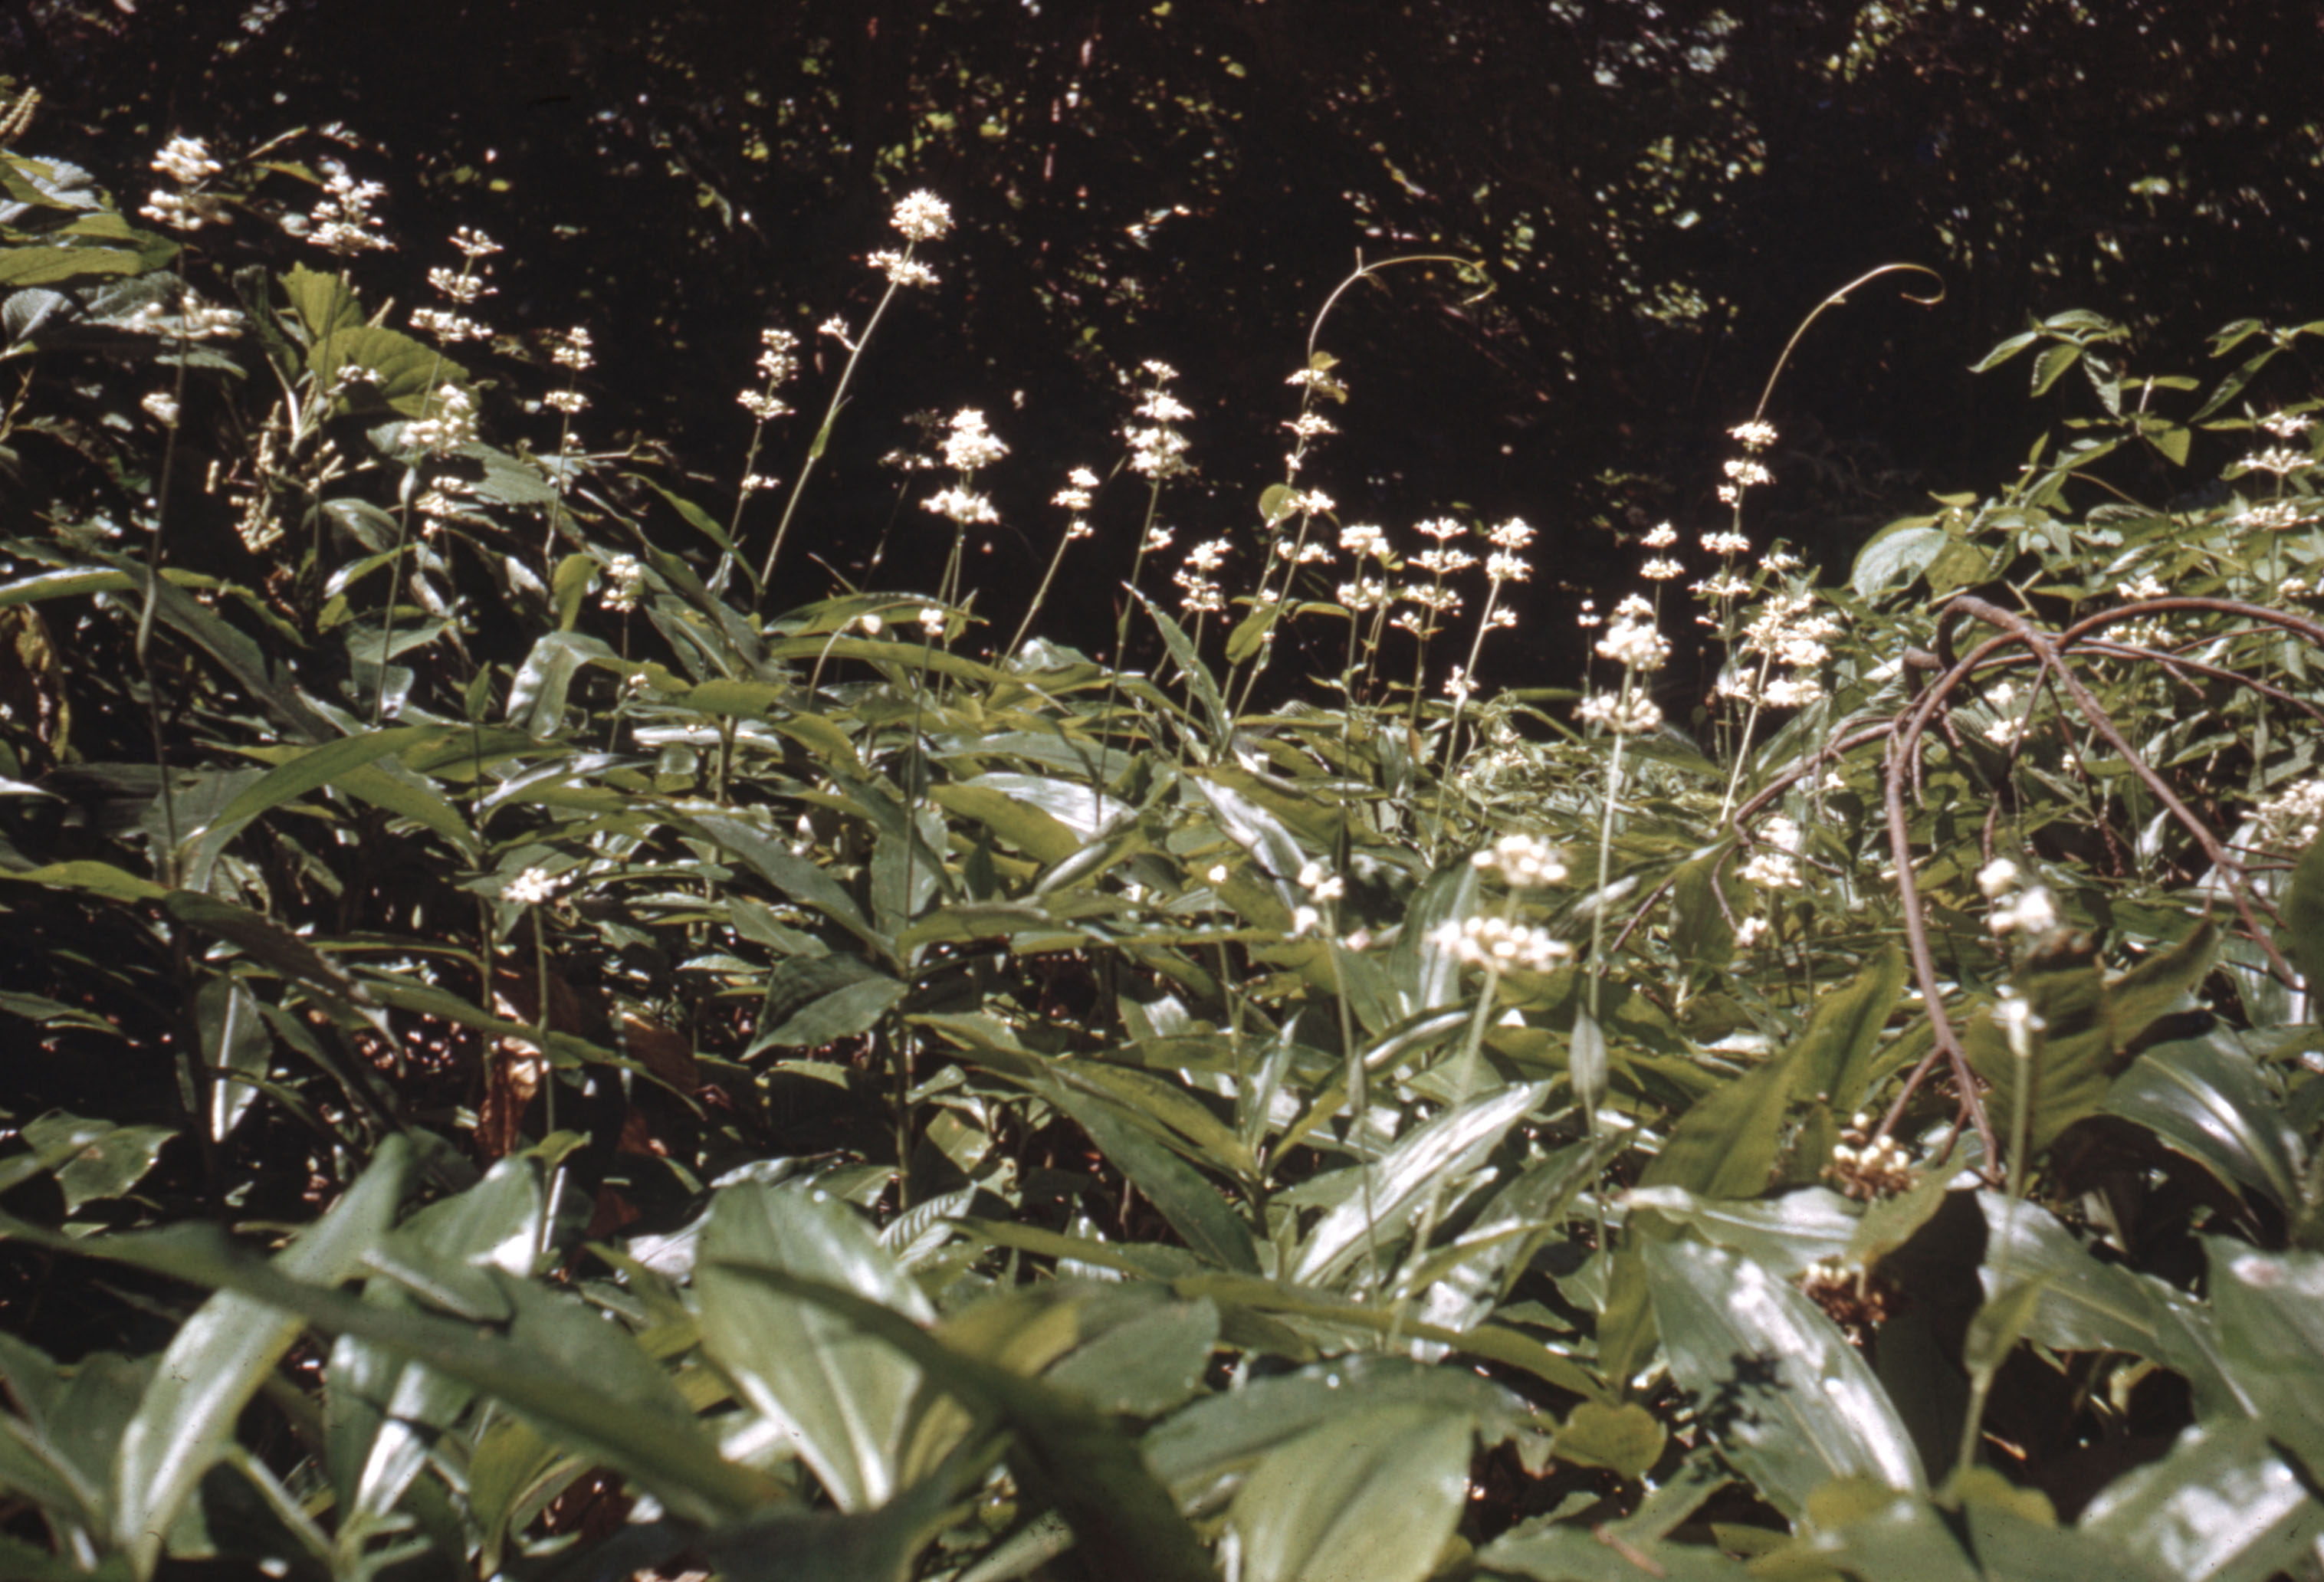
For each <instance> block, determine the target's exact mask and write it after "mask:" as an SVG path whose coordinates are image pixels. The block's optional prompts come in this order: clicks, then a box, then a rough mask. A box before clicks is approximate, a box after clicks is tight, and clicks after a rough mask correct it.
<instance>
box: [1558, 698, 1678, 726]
mask: <svg viewBox="0 0 2324 1582" xmlns="http://www.w3.org/2000/svg"><path fill="white" fill-rule="evenodd" d="M1573 714H1574V717H1575V718H1576V719H1578V720H1580V721H1581V722H1582V723H1583V724H1585V725H1603V726H1605V727H1606V728H1607V729H1608V730H1609V731H1613V732H1614V733H1615V734H1616V735H1617V736H1643V735H1645V734H1646V732H1647V731H1653V730H1655V729H1657V728H1658V727H1659V726H1660V725H1661V724H1662V722H1663V712H1662V709H1661V708H1660V707H1659V706H1658V705H1657V704H1655V700H1654V699H1652V698H1650V697H1647V696H1646V694H1643V693H1634V694H1631V695H1630V696H1628V697H1627V698H1626V697H1624V696H1623V695H1622V694H1620V693H1615V692H1601V693H1600V694H1597V695H1596V696H1595V697H1591V698H1586V699H1584V700H1583V701H1582V706H1581V707H1579V708H1577V709H1575V710H1574V711H1573Z"/></svg>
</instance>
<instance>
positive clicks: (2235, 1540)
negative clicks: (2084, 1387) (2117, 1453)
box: [2079, 1422, 2324, 1582]
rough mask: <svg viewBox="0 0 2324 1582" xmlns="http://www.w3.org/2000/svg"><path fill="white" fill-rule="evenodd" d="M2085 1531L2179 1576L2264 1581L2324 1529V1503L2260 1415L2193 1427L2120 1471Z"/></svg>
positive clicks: (2183, 1581)
mask: <svg viewBox="0 0 2324 1582" xmlns="http://www.w3.org/2000/svg"><path fill="white" fill-rule="evenodd" d="M2079 1530H2080V1531H2082V1532H2084V1533H2087V1534H2089V1536H2091V1537H2093V1538H2096V1539H2098V1540H2100V1541H2103V1542H2105V1543H2107V1544H2108V1545H2110V1546H2111V1547H2113V1548H2114V1549H2116V1550H2121V1551H2122V1552H2123V1553H2125V1554H2127V1555H2133V1556H2135V1557H2137V1558H2138V1559H2140V1560H2143V1561H2145V1562H2147V1563H2149V1564H2151V1565H2152V1566H2153V1569H2154V1571H2155V1572H2156V1573H2157V1574H2158V1575H2159V1576H2162V1577H2171V1578H2173V1579H2174V1582H2266V1578H2268V1577H2273V1576H2274V1575H2275V1574H2276V1573H2277V1572H2278V1571H2281V1570H2283V1569H2285V1568H2288V1567H2290V1566H2292V1564H2293V1563H2294V1562H2295V1561H2296V1560H2297V1559H2299V1558H2300V1557H2301V1556H2302V1555H2304V1554H2306V1553H2307V1552H2308V1550H2310V1546H2312V1545H2313V1544H2314V1543H2315V1541H2316V1540H2317V1538H2318V1537H2319V1535H2324V1504H2318V1503H2317V1501H2316V1500H2315V1499H2314V1497H2313V1496H2311V1495H2310V1494H2309V1492H2308V1490H2307V1488H2306V1486H2304V1485H2303V1484H2302V1482H2301V1476H2300V1474H2299V1473H2298V1472H2296V1471H2295V1470H2294V1469H2293V1468H2292V1467H2291V1466H2290V1465H2289V1464H2288V1463H2287V1462H2286V1461H2285V1460H2284V1459H2283V1458H2282V1456H2280V1455H2278V1454H2277V1453H2276V1451H2275V1449H2274V1447H2273V1446H2272V1445H2270V1444H2269V1443H2268V1437H2267V1430H2266V1429H2265V1428H2264V1427H2263V1426H2261V1425H2260V1424H2259V1423H2257V1422H2239V1423H2234V1424H2230V1425H2226V1426H2221V1427H2215V1428H2209V1429H2205V1428H2190V1429H2189V1430H2186V1431H2185V1432H2184V1433H2182V1434H2181V1435H2180V1436H2179V1441H2178V1443H2177V1444H2175V1445H2173V1446H2172V1449H2171V1453H2170V1454H2169V1455H2168V1456H2165V1457H2164V1458H2163V1459H2162V1460H2160V1461H2155V1462H2150V1463H2149V1464H2148V1465H2146V1466H2144V1467H2140V1468H2138V1470H2136V1471H2135V1472H2132V1473H2129V1474H2127V1475H2126V1476H2122V1477H2118V1478H2116V1480H2115V1481H2114V1482H2112V1483H2110V1484H2108V1485H2107V1486H2106V1488H2105V1489H2104V1490H2102V1491H2101V1492H2100V1493H2099V1495H2098V1497H2097V1498H2096V1499H2094V1500H2092V1501H2091V1502H2090V1504H2089V1508H2088V1509H2086V1510H2085V1511H2083V1513H2082V1518H2081V1521H2080V1523H2079Z"/></svg>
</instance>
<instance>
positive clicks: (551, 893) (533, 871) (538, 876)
mask: <svg viewBox="0 0 2324 1582" xmlns="http://www.w3.org/2000/svg"><path fill="white" fill-rule="evenodd" d="M557 890H558V884H557V881H556V880H555V879H554V878H550V877H549V870H548V869H545V868H528V869H525V870H524V871H523V872H522V873H520V874H518V875H517V876H516V877H515V878H512V879H511V880H509V881H508V883H506V884H505V885H503V886H502V887H501V898H502V899H503V900H504V901H513V902H515V903H516V904H517V905H518V906H543V905H546V904H547V903H548V902H549V901H553V900H555V899H556V898H557Z"/></svg>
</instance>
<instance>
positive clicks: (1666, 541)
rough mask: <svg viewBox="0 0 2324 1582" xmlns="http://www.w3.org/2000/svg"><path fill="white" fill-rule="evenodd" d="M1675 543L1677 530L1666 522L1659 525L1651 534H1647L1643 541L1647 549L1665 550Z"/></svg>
mask: <svg viewBox="0 0 2324 1582" xmlns="http://www.w3.org/2000/svg"><path fill="white" fill-rule="evenodd" d="M1677 542H1678V529H1676V528H1674V527H1672V526H1671V525H1670V524H1669V523H1668V522H1664V523H1661V524H1660V525H1659V526H1657V527H1656V528H1655V530H1654V531H1653V532H1651V533H1648V534H1647V535H1646V539H1645V543H1646V547H1647V548H1649V549H1667V548H1669V547H1671V546H1672V545H1674V544H1675V543H1677Z"/></svg>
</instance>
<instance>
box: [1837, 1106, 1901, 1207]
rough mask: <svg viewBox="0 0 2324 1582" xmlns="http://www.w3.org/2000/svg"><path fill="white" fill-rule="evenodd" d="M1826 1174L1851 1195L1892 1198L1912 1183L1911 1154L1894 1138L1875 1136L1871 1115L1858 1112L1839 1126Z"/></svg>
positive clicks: (1862, 1197)
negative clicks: (1836, 1141) (1846, 1123)
mask: <svg viewBox="0 0 2324 1582" xmlns="http://www.w3.org/2000/svg"><path fill="white" fill-rule="evenodd" d="M1824 1173H1825V1174H1826V1175H1829V1176H1831V1178H1832V1179H1834V1180H1835V1181H1837V1182H1840V1190H1841V1191H1844V1192H1846V1193H1847V1194H1848V1195H1849V1197H1851V1198H1858V1199H1864V1200H1869V1199H1872V1198H1886V1197H1893V1196H1895V1194H1896V1193H1898V1192H1901V1191H1904V1189H1905V1188H1907V1187H1909V1186H1911V1185H1912V1184H1913V1171H1912V1155H1911V1154H1907V1153H1905V1152H1904V1146H1903V1145H1901V1144H1899V1143H1898V1142H1897V1141H1896V1139H1895V1138H1894V1137H1892V1136H1886V1134H1883V1135H1881V1136H1873V1135H1872V1118H1871V1117H1870V1116H1868V1115H1864V1114H1860V1113H1859V1114H1858V1115H1855V1116H1852V1117H1850V1118H1849V1123H1848V1125H1847V1126H1845V1127H1842V1128H1840V1141H1839V1142H1838V1143H1836V1144H1834V1145H1832V1150H1831V1164H1828V1165H1826V1166H1825V1167H1824Z"/></svg>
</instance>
